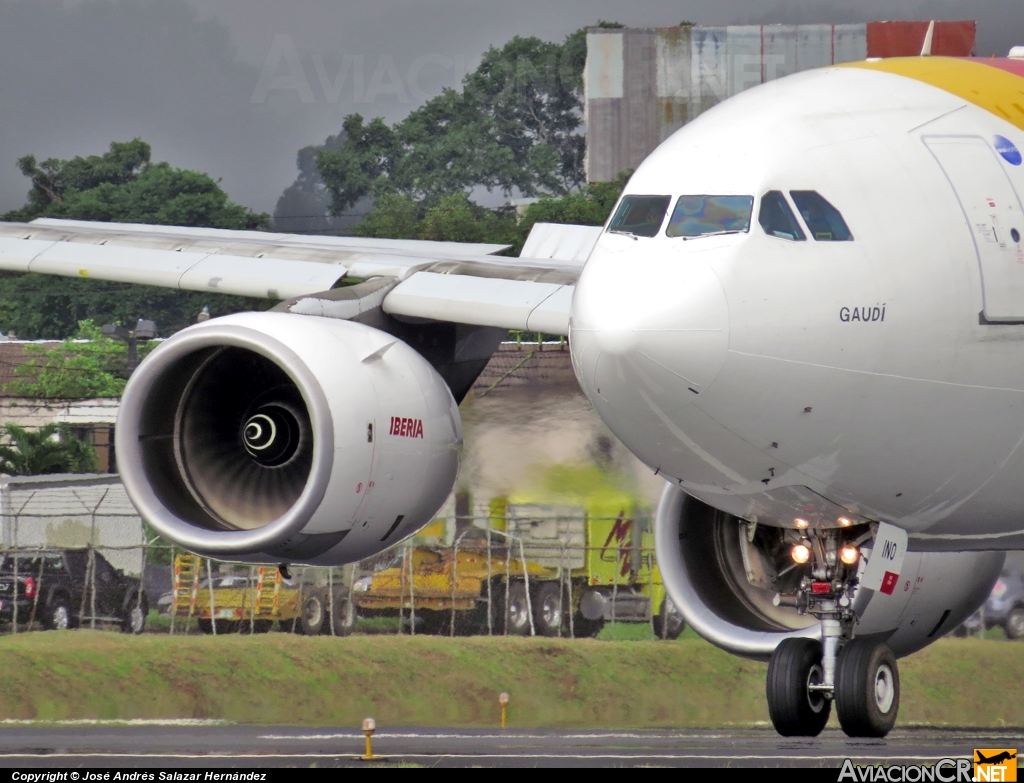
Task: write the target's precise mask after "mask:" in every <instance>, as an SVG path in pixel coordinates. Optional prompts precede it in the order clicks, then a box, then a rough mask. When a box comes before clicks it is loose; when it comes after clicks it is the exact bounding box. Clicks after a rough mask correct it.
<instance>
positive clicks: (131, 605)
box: [121, 593, 149, 636]
mask: <svg viewBox="0 0 1024 783" xmlns="http://www.w3.org/2000/svg"><path fill="white" fill-rule="evenodd" d="M148 614H149V600H148V599H147V598H146V594H145V593H143V594H142V597H141V599H140V597H139V594H138V593H133V594H132V595H131V596H130V597H129V598H128V601H127V603H126V604H125V607H124V619H123V620H121V631H122V632H123V633H130V634H133V635H135V636H138V635H139V634H140V633H142V632H143V631H145V630H146V616H147V615H148Z"/></svg>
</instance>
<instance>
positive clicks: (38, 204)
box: [4, 139, 269, 229]
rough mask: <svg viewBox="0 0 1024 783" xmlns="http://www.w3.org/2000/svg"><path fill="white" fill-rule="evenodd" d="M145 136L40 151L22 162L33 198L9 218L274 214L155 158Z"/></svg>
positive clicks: (234, 222) (201, 222) (250, 221)
mask: <svg viewBox="0 0 1024 783" xmlns="http://www.w3.org/2000/svg"><path fill="white" fill-rule="evenodd" d="M150 156H151V150H150V147H149V145H148V144H147V143H146V142H144V141H142V140H141V139H135V140H133V141H129V142H124V143H119V142H114V143H112V144H111V145H110V151H109V152H106V153H104V154H103V155H90V156H89V157H87V158H82V157H76V158H73V159H71V160H60V159H58V158H50V159H48V160H44V161H43V162H42V163H37V161H36V158H35V156H34V155H26V156H25V157H23V158H21V159H20V160H19V161H18V168H20V169H21V173H22V174H24V175H25V176H26V177H28V178H29V179H30V180H31V181H32V190H31V191H29V195H28V203H27V204H26V205H25V206H24V207H22V208H21V209H20V210H17V211H15V212H9V213H7V214H6V215H4V220H18V221H27V220H32V219H33V218H37V217H44V216H45V217H56V218H71V219H77V220H100V221H110V222H117V223H155V224H160V225H168V226H203V227H211V228H241V229H256V228H264V227H265V226H266V225H267V222H268V220H269V217H268V216H267V215H265V214H262V213H260V214H257V213H254V212H253V211H252V210H250V209H247V208H245V207H242V206H240V205H238V204H235V203H232V202H231V201H229V200H228V196H227V194H226V193H225V192H224V191H223V190H222V189H221V187H220V185H218V184H217V182H216V181H215V180H214V179H213V178H211V177H210V176H209V175H208V174H203V173H201V172H198V171H188V170H187V169H175V168H171V166H170V165H169V164H167V163H152V162H151V160H150Z"/></svg>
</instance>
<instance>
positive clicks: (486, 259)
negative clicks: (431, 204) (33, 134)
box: [0, 218, 601, 335]
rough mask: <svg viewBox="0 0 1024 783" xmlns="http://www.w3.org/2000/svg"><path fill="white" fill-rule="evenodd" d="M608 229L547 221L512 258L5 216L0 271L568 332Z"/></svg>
mask: <svg viewBox="0 0 1024 783" xmlns="http://www.w3.org/2000/svg"><path fill="white" fill-rule="evenodd" d="M600 233H601V228H600V227H592V226H562V225H555V224H547V223H538V224H537V225H536V226H534V228H533V231H532V232H531V234H530V237H529V238H528V240H527V243H526V245H525V246H524V251H529V252H530V253H533V254H535V256H536V257H528V256H527V254H526V253H524V256H522V257H519V258H510V257H504V256H497V255H494V254H495V253H498V252H500V251H501V250H504V249H505V248H506V247H507V246H506V245H492V244H483V243H477V244H472V243H460V242H430V241H424V240H408V239H363V238H359V237H318V236H297V235H294V234H277V233H269V232H261V231H230V230H225V229H209V228H179V227H174V226H151V225H137V224H126V223H93V222H87V221H77V220H55V219H50V218H41V219H38V220H34V221H32V222H31V223H0V269H3V270H7V271H12V272H41V273H43V274H52V275H64V276H68V277H87V278H95V279H100V280H113V281H118V282H125V283H140V284H144V285H155V286H162V287H167V288H177V289H182V290H190V291H209V292H211V293H222V294H236V295H240V296H252V297H266V298H271V299H284V300H288V301H287V302H286V309H289V310H291V311H292V312H304V313H309V314H324V315H327V314H332V315H333V314H335V313H338V312H348V311H349V310H351V309H352V308H357V309H358V310H360V311H361V310H362V309H365V308H366V307H367V306H368V305H370V304H371V302H372V304H373V306H378V305H382V306H383V309H384V311H385V312H387V313H389V314H391V315H395V316H399V317H408V318H425V319H430V320H438V321H449V322H453V323H465V324H475V325H480V326H494V327H501V328H506V329H524V330H529V331H538V332H545V333H548V334H563V335H564V334H567V333H568V325H569V305H570V302H571V301H572V292H573V286H574V285H575V283H576V280H577V278H578V277H579V273H580V270H581V269H582V268H583V263H584V262H585V261H586V258H587V256H589V254H590V251H591V249H593V246H594V244H595V243H596V242H597V239H598V237H599V236H600ZM371 278H372V279H373V280H374V281H375V282H374V283H373V284H372V285H369V286H368V287H367V286H352V288H353V291H352V293H356V294H360V295H361V294H364V293H366V295H368V296H370V297H371V300H368V301H364V302H360V301H359V297H358V296H357V297H352V296H345V295H344V294H343V292H344V291H345V286H348V285H349V284H350V283H356V282H360V281H364V280H367V281H368V280H370V279H371ZM334 289H338V292H337V293H336V294H332V293H331V292H332V290H334ZM318 308H319V310H318ZM339 308H341V309H340V310H339ZM346 308H347V309H346ZM336 317H346V316H344V315H337V316H336Z"/></svg>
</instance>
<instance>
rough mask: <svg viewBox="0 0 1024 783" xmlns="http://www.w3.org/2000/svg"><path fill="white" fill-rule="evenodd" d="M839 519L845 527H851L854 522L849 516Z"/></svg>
mask: <svg viewBox="0 0 1024 783" xmlns="http://www.w3.org/2000/svg"><path fill="white" fill-rule="evenodd" d="M837 521H838V522H839V524H840V525H842V526H843V527H849V526H850V525H852V524H853V520H852V519H850V518H849V517H839V519H838V520H837Z"/></svg>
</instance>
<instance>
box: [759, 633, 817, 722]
mask: <svg viewBox="0 0 1024 783" xmlns="http://www.w3.org/2000/svg"><path fill="white" fill-rule="evenodd" d="M822 680H823V672H822V666H821V643H820V642H818V641H817V640H815V639H785V640H783V641H782V643H781V644H779V646H778V647H776V648H775V652H773V653H772V657H771V659H770V660H769V661H768V681H767V684H766V687H765V695H766V696H767V697H768V714H769V715H770V716H771V719H772V725H773V726H775V730H776V731H777V732H779V734H781V735H782V736H783V737H817V736H818V735H819V734H821V730H822V729H824V728H825V724H826V723H828V716H829V713H831V712H832V703H831V702H830V701H829V700H828V699H826V698H825V695H824V694H823V693H820V692H815V691H811V690H809V689H808V686H809V685H820V684H821V682H822Z"/></svg>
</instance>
